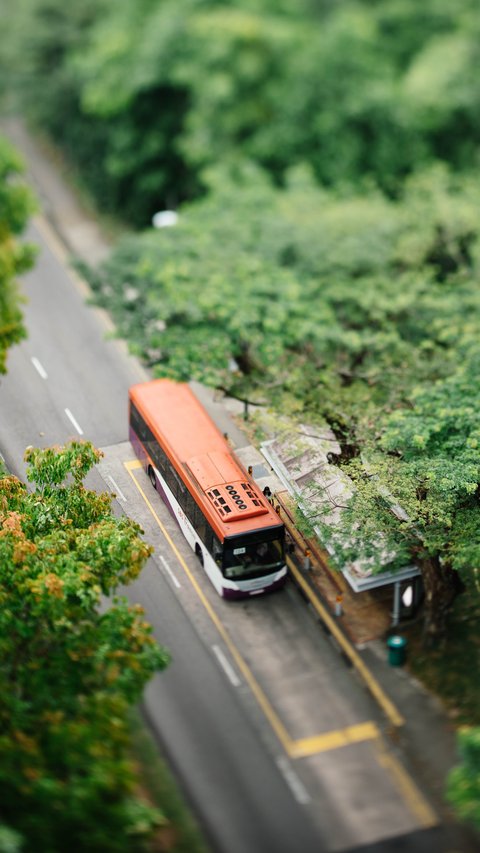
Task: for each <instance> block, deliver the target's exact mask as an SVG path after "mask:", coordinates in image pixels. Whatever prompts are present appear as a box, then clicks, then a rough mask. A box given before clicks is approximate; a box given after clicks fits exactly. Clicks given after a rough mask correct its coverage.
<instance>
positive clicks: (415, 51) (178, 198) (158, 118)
mask: <svg viewBox="0 0 480 853" xmlns="http://www.w3.org/2000/svg"><path fill="white" fill-rule="evenodd" d="M2 2H3V3H4V4H5V3H6V0H0V4H1V3H2ZM5 18H6V27H7V34H8V35H9V36H10V37H8V38H7V39H6V40H4V41H5V43H4V45H3V47H2V48H1V49H0V64H1V63H2V54H3V66H4V69H5V74H6V75H7V77H8V79H9V81H10V84H11V85H10V88H11V91H16V92H17V93H18V94H19V96H20V98H21V102H22V104H23V106H24V108H25V109H27V110H28V111H29V113H30V115H31V116H32V117H33V118H34V120H35V121H36V122H37V123H39V124H40V125H41V126H42V127H44V128H46V129H47V131H48V132H49V133H50V134H51V135H52V137H53V138H54V139H55V141H56V142H57V143H59V144H60V145H61V146H62V147H64V148H65V149H66V151H67V152H68V154H69V156H70V157H71V159H72V160H73V161H74V162H75V163H76V164H77V165H78V167H79V169H80V173H81V174H82V175H83V177H84V179H85V181H86V182H87V184H88V185H89V187H90V189H91V190H92V192H93V194H94V195H95V196H96V198H97V199H98V200H99V202H100V203H101V205H102V207H103V208H104V209H107V210H109V211H113V212H115V213H116V214H117V215H120V216H122V217H124V218H125V219H128V220H129V221H130V222H131V223H132V224H134V225H145V224H146V223H148V222H149V221H150V218H151V215H152V213H153V212H154V211H156V210H159V209H161V208H164V207H172V206H177V205H178V204H179V203H180V202H182V201H183V200H185V199H192V198H194V197H197V196H198V195H199V194H200V193H201V192H203V191H205V183H204V174H203V172H204V169H205V168H209V167H210V166H211V165H212V164H215V163H217V162H225V161H226V160H228V159H229V158H231V159H233V160H234V161H235V160H238V159H250V160H252V161H254V162H256V163H257V164H259V165H261V166H262V168H264V169H265V170H266V171H267V172H268V173H269V174H270V175H271V176H272V177H273V178H274V180H275V181H276V182H279V183H283V181H284V179H285V175H286V173H287V172H288V170H289V169H290V168H291V167H292V166H295V165H299V164H301V163H307V164H309V165H310V167H311V168H312V170H313V172H314V174H315V176H316V179H317V181H319V182H320V183H322V184H325V185H341V186H345V185H347V186H348V185H351V186H363V185H364V184H365V180H366V179H370V180H373V181H374V182H376V183H377V184H378V185H380V186H381V187H382V188H383V189H385V190H386V191H387V192H388V193H390V194H393V195H396V194H397V193H398V192H399V191H400V190H401V183H402V181H403V179H404V177H405V175H408V174H410V173H412V172H413V171H414V170H416V169H417V168H418V167H419V166H425V165H428V164H431V163H432V162H434V161H435V160H437V159H439V160H443V161H446V162H448V163H450V164H452V165H454V166H455V167H456V168H458V169H469V168H471V166H472V163H475V162H476V158H477V155H478V144H479V138H480V126H479V120H478V115H479V109H478V87H477V86H476V68H477V65H478V56H477V53H478V41H479V40H478V15H477V11H476V6H475V2H474V0H459V2H457V4H456V5H455V8H453V7H452V4H449V3H447V2H446V0H425V2H423V3H422V4H419V3H417V2H415V0H393V2H389V3H373V4H372V3H371V2H367V0H363V2H359V0H345V2H342V3H341V4H339V3H332V2H330V0H324V2H323V3H313V2H308V0H304V2H303V3H293V2H290V0H283V2H281V3H279V2H273V0H255V2H254V0H242V2H240V3H236V4H231V3H228V4H226V3H224V2H217V0H162V2H148V0H144V2H141V3H135V4H132V3H131V2H130V0H121V2H118V3H116V4H114V5H112V4H108V3H106V2H105V0H88V2H87V3H82V4H77V5H76V6H75V8H74V9H73V10H70V9H68V11H67V9H66V7H65V5H64V4H62V3H61V2H60V0H20V2H19V4H15V10H14V11H12V10H11V9H6V10H5Z"/></svg>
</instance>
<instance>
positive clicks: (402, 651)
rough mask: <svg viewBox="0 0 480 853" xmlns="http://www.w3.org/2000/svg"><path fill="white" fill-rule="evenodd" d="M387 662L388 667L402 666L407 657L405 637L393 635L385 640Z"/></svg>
mask: <svg viewBox="0 0 480 853" xmlns="http://www.w3.org/2000/svg"><path fill="white" fill-rule="evenodd" d="M387 646H388V662H389V664H390V666H402V665H403V664H404V663H405V658H406V656H407V641H406V639H405V637H399V636H398V635H395V636H393V637H389V638H388V640H387Z"/></svg>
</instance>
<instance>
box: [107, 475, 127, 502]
mask: <svg viewBox="0 0 480 853" xmlns="http://www.w3.org/2000/svg"><path fill="white" fill-rule="evenodd" d="M108 479H109V480H111V483H112V486H113V488H114V489H115V492H116V494H117V495H119V496H120V497H121V499H122V501H125V503H127V499H126V497H125V495H124V494H123V492H122V490H121V488H120V486H118V485H117V483H116V482H115V480H114V479H113V477H111V476H110V474H108Z"/></svg>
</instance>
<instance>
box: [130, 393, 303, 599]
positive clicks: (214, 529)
mask: <svg viewBox="0 0 480 853" xmlns="http://www.w3.org/2000/svg"><path fill="white" fill-rule="evenodd" d="M129 403H130V410H129V436H130V441H131V443H132V446H133V448H134V450H135V453H136V455H137V456H138V458H139V459H140V461H141V462H142V465H143V467H144V469H145V471H146V472H147V474H148V476H149V477H150V480H151V482H152V485H153V487H154V488H155V489H156V490H157V491H158V492H159V493H160V495H161V496H162V498H163V500H164V502H165V504H166V505H167V507H168V509H169V510H170V512H171V514H172V515H173V517H174V518H175V519H176V521H177V523H178V525H179V526H180V529H181V530H182V533H183V534H184V536H185V538H186V539H187V541H188V543H189V544H190V546H191V548H192V549H193V550H194V551H195V553H196V554H197V556H198V558H199V560H200V563H201V564H202V566H203V568H204V570H205V572H206V574H207V575H208V577H209V578H210V580H211V582H212V583H213V585H214V587H215V589H216V590H217V592H218V593H219V594H220V595H221V596H223V597H224V598H244V597H246V596H250V595H258V594H259V593H262V592H266V591H267V590H274V589H277V588H279V587H281V586H283V584H284V583H285V579H286V574H287V569H286V565H285V529H284V525H283V524H282V522H281V521H280V519H279V517H278V514H277V513H276V512H275V510H274V509H273V508H272V507H271V505H270V504H269V502H268V501H267V499H266V498H265V496H264V495H263V494H262V492H261V491H260V490H259V488H258V486H257V485H256V484H255V483H254V481H253V480H252V479H251V478H250V477H249V476H248V475H247V473H246V472H245V470H244V468H243V467H242V465H241V464H240V462H239V461H238V460H237V459H236V458H235V456H234V454H233V453H232V450H231V448H230V446H229V444H228V442H227V441H226V439H225V438H224V436H223V435H222V433H221V432H220V431H219V430H218V428H217V427H216V425H215V424H214V422H213V421H212V420H211V418H210V416H209V415H208V414H207V412H206V411H205V409H204V408H203V406H202V405H201V404H200V403H199V401H198V400H197V398H196V397H195V395H194V394H193V392H192V391H191V389H190V388H189V386H188V385H186V384H184V383H178V382H173V381H172V380H170V379H156V380H153V381H151V382H142V383H141V384H139V385H134V386H133V387H132V388H131V389H130V392H129Z"/></svg>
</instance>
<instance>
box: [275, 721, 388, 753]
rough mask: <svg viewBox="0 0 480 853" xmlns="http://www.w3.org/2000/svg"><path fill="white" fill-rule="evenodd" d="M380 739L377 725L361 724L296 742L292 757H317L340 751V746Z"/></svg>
mask: <svg viewBox="0 0 480 853" xmlns="http://www.w3.org/2000/svg"><path fill="white" fill-rule="evenodd" d="M378 737H380V732H379V730H378V728H377V726H376V725H375V723H359V724H358V725H356V726H348V728H346V729H338V730H337V731H334V732H326V733H325V734H323V735H314V737H306V738H302V739H300V740H296V741H294V742H293V743H292V752H291V757H292V758H304V757H305V756H307V755H315V754H316V753H317V752H325V751H327V750H330V749H338V748H339V747H340V746H348V745H349V744H351V743H359V742H360V741H365V740H375V739H376V738H378Z"/></svg>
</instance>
